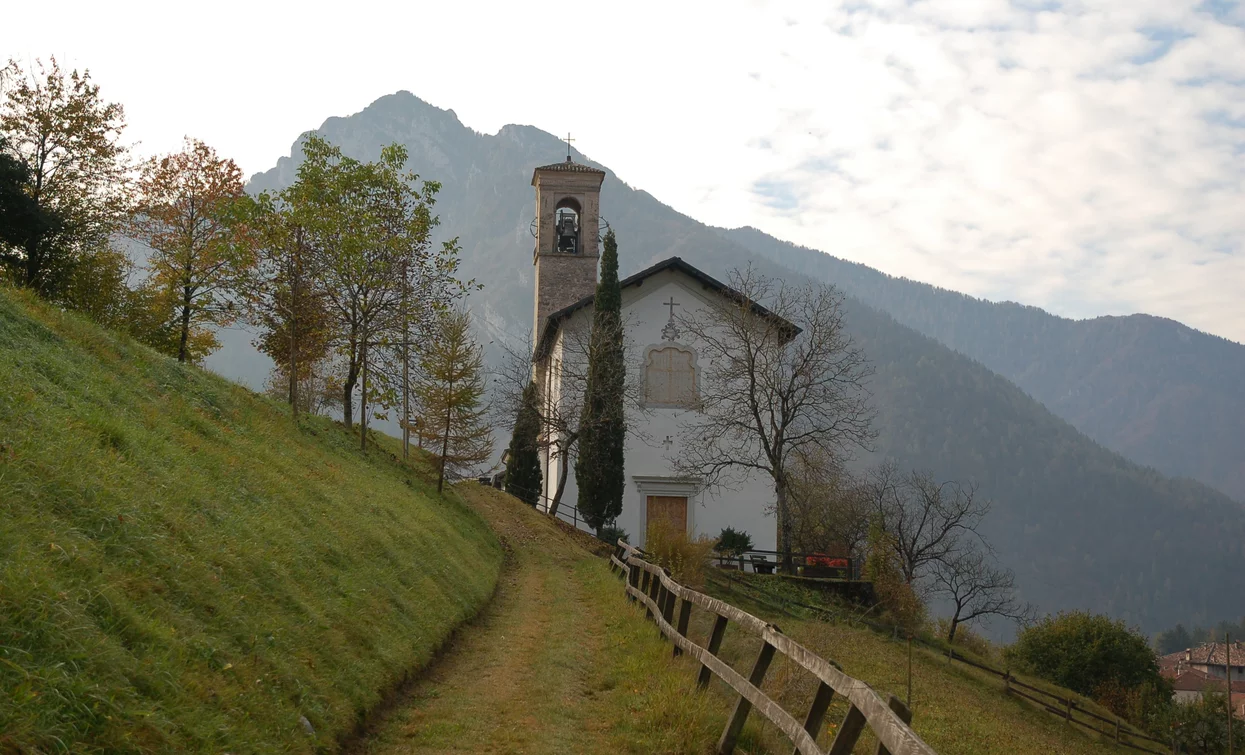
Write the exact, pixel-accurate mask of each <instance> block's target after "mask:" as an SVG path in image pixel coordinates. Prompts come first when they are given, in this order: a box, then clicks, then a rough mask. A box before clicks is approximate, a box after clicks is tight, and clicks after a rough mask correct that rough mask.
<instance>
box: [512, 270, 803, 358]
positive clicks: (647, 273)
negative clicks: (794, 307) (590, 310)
mask: <svg viewBox="0 0 1245 755" xmlns="http://www.w3.org/2000/svg"><path fill="white" fill-rule="evenodd" d="M665 270H675V271H677V272H680V273H683V274H684V275H687V276H688V277H690V278H694V279H696V280H697V281H699V282H700V283H701V285H703V286H704V287H705V288H706V289H709V290H710V291H713V292H715V293H718V294H721V295H723V296H725V297H727V298H728V299H732V300H734V301H740V302H742V301H747V300H746V299H745V297H744V295H743V294H741V293H739V292H738V291H736V290H735V289H733V288H731V287H730V286H728V285H726V284H725V283H723V282H722V281H720V280H718V279H717V278H714V277H713V276H712V275H709V274H708V273H706V272H704V271H703V270H701V269H700V268H698V267H696V266H695V265H692V264H691V263H689V262H686V261H684V259H683V258H682V257H671V258H669V259H666V260H662V261H661V262H658V263H657V264H656V265H653V266H652V267H648V268H645V269H643V270H641V271H640V272H638V273H636V274H634V275H631V276H628V277H626V278H623V279H622V280H621V281H619V282H618V286H619V288H629V287H631V286H640V285H643V284H644V281H645V280H647V279H648V278H651V277H652V276H654V275H656V274H657V273H660V272H663V271H665ZM595 298H596V294H592V295H589V296H585V297H584V298H582V299H580V300H579V301H577V302H575V303H574V304H571V305H570V306H567V307H563V308H562V309H559V310H558V311H556V312H554V313H553V314H551V315H549V317H548V318H546V319H545V325H544V328H543V329H542V330H541V332H540V339H539V340H538V341H537V342H536V352H535V354H533V355H532V359H533V360H536V359H539V358H540V357H542V356H544V355H545V354H547V353H548V352H549V348H550V346H552V345H553V339H554V338H555V337H557V334H558V327H559V326H560V325H561V324H562V323H563V321H565V320H566V319H567V318H568V317H570V316H571V315H573V314H575V313H576V312H578V311H579V310H581V309H583V308H584V307H590V306H592V302H593V300H594V299H595ZM747 303H748V305H749V306H750V307H751V308H752V311H753V312H755V313H756V314H758V315H760V316H761V317H774V318H778V319H779V320H782V322H783V323H785V324H786V325H787V326H788V327H790V328H791V336H792V337H793V338H794V337H795V336H797V335H799V334H800V328H799V327H797V326H796V325H795V323H792V322H788V321H787V320H783V319H782V318H780V317H778V315H776V314H774V313H773V312H771V311H769V310H768V309H766V308H765V307H763V306H762V305H760V304H758V303H757V302H755V301H748V302H747Z"/></svg>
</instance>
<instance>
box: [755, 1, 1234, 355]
mask: <svg viewBox="0 0 1245 755" xmlns="http://www.w3.org/2000/svg"><path fill="white" fill-rule="evenodd" d="M1231 12H1232V9H1228V8H1226V7H1221V8H1219V9H1218V10H1217V11H1216V12H1210V11H1208V10H1207V9H1205V8H1203V7H1200V6H1197V5H1195V4H1186V5H1184V6H1181V5H1179V4H1176V3H1169V2H1164V3H1153V4H1151V5H1150V6H1147V5H1146V4H1145V3H1136V2H1122V3H1116V4H1112V3H1095V4H1093V6H1092V7H1091V6H1089V5H1081V4H1078V3H1063V4H1060V5H1059V6H1057V7H1056V6H1055V5H1054V4H1049V5H1043V6H1036V7H1035V6H1030V7H1028V8H1025V7H1022V6H1019V5H1017V4H1009V3H1005V2H990V1H987V0H982V1H980V2H961V3H949V2H918V3H913V4H910V5H909V4H884V3H876V4H859V3H858V4H854V5H852V6H850V7H841V8H839V9H837V10H832V11H829V12H824V13H822V12H817V11H810V13H809V14H808V15H807V16H806V17H805V18H803V19H802V20H801V26H802V27H805V28H806V29H808V32H807V36H806V37H804V38H797V37H793V38H791V39H790V40H789V42H788V43H786V44H782V45H781V47H782V49H783V51H784V52H783V54H782V55H780V56H774V57H773V59H772V60H771V61H770V64H769V65H761V66H759V67H760V68H761V69H762V70H764V71H765V72H766V74H765V76H764V77H763V78H762V81H761V82H760V83H761V84H762V86H765V87H767V88H768V91H767V92H766V93H765V96H767V97H768V99H769V100H770V102H772V103H773V106H774V107H775V108H776V109H777V110H779V111H781V112H783V114H784V115H783V118H782V120H781V122H780V123H777V124H774V126H773V127H772V128H771V129H769V130H767V131H766V132H764V133H763V134H756V135H753V139H754V140H760V139H764V140H765V141H766V142H767V143H768V145H769V149H768V150H767V152H766V156H767V159H768V165H767V167H766V169H765V170H763V171H762V172H761V173H760V174H759V175H757V176H755V177H753V179H752V188H751V189H750V190H751V191H752V192H753V193H754V195H755V196H754V199H753V202H752V205H753V207H754V209H752V211H751V213H750V222H751V223H753V224H754V225H758V226H760V227H762V228H767V229H770V230H771V231H773V232H776V233H777V235H780V236H785V237H787V238H790V239H791V240H793V241H797V242H799V243H802V244H806V245H809V246H814V247H817V248H820V249H823V250H826V251H829V252H831V253H833V254H836V255H839V256H843V257H847V258H850V259H855V260H858V261H861V262H865V263H866V264H873V265H875V266H878V267H881V268H883V269H884V270H886V271H888V272H891V273H892V274H897V275H907V276H909V277H912V278H917V279H921V280H927V281H931V282H935V283H938V284H940V285H943V286H947V287H949V288H954V289H958V290H961V291H966V292H969V293H974V294H977V295H984V296H988V297H991V298H1010V299H1015V300H1019V301H1023V302H1026V303H1032V304H1038V305H1040V306H1046V307H1049V308H1051V309H1054V310H1055V311H1058V312H1060V313H1063V314H1067V315H1071V316H1091V315H1097V314H1104V313H1127V312H1133V311H1148V312H1152V313H1155V314H1161V315H1166V316H1170V317H1174V318H1177V319H1180V320H1182V321H1185V322H1187V323H1189V324H1191V325H1193V326H1195V327H1199V328H1201V329H1204V330H1208V331H1211V332H1215V333H1218V334H1221V335H1225V336H1227V337H1230V338H1232V339H1234V340H1236V341H1239V342H1245V114H1243V110H1245V29H1242V28H1241V27H1240V26H1237V25H1234V24H1233V23H1232V20H1233V18H1234V17H1233V16H1232V15H1231ZM843 61H850V69H849V70H844V69H843V68H842V63H843ZM814 92H815V93H817V94H818V95H819V96H818V97H817V99H818V100H819V101H820V102H821V103H822V105H821V106H820V107H816V108H813V109H809V108H808V106H807V102H808V101H809V100H810V95H812V93H814ZM779 182H781V184H782V185H783V186H784V192H785V194H786V195H788V196H790V195H795V196H797V197H798V198H799V199H798V202H791V203H784V204H778V203H775V202H774V201H773V196H772V191H769V190H767V188H766V187H772V186H774V185H776V184H778V183H779Z"/></svg>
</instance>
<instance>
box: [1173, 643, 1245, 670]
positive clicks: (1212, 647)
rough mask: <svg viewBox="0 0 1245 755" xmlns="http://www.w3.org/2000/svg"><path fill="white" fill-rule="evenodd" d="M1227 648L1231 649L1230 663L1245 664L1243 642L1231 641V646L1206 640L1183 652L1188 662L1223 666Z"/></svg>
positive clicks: (1244, 646) (1225, 663)
mask: <svg viewBox="0 0 1245 755" xmlns="http://www.w3.org/2000/svg"><path fill="white" fill-rule="evenodd" d="M1229 650H1231V655H1232V665H1233V666H1245V642H1233V643H1232V647H1231V648H1229V647H1228V646H1227V645H1225V644H1224V643H1222V642H1208V643H1206V644H1204V645H1199V646H1197V647H1195V648H1189V649H1188V650H1187V651H1185V652H1186V653H1188V661H1189V663H1206V664H1211V665H1216V666H1224V665H1227V662H1228V651H1229ZM1165 657H1166V656H1165Z"/></svg>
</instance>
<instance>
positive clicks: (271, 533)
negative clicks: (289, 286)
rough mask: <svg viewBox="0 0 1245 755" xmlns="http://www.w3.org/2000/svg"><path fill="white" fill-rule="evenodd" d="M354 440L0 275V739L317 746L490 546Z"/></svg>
mask: <svg viewBox="0 0 1245 755" xmlns="http://www.w3.org/2000/svg"><path fill="white" fill-rule="evenodd" d="M356 444H357V436H356V437H354V438H352V437H350V436H348V435H347V434H346V433H345V432H344V431H342V430H341V429H340V428H339V427H337V426H335V425H333V424H332V423H331V422H329V421H327V420H323V419H314V418H313V419H309V420H305V421H303V422H301V423H300V424H299V425H298V426H295V425H294V424H293V422H292V421H291V419H290V417H289V415H288V414H287V413H286V412H285V411H284V409H283V408H282V407H281V406H279V405H277V404H274V403H272V402H270V401H267V400H265V399H262V398H260V397H257V396H255V395H254V394H252V393H250V392H249V391H247V390H246V389H244V388H241V387H238V386H236V385H233V384H231V383H228V382H227V381H225V380H222V379H220V378H217V377H214V376H212V375H210V374H207V373H205V372H203V371H201V370H198V369H195V368H192V367H185V366H182V365H179V364H178V363H177V362H176V361H174V360H170V359H168V358H166V357H163V356H159V355H157V354H155V353H154V352H152V351H150V350H149V349H147V348H145V347H142V346H140V345H138V344H135V343H134V342H132V341H130V340H128V339H125V338H121V337H117V336H115V335H112V334H109V333H106V332H104V331H101V330H100V329H99V328H97V327H94V326H93V325H91V324H90V323H88V322H85V321H83V320H81V319H80V318H78V317H75V316H73V315H68V314H64V313H61V312H59V311H57V310H55V309H54V308H50V307H47V306H45V305H43V304H40V303H38V302H37V301H34V300H33V299H31V298H29V297H27V296H25V295H23V294H21V293H19V292H14V291H12V290H9V289H0V752H5V751H18V752H74V753H102V752H109V753H113V752H120V753H125V752H169V751H177V752H204V753H207V752H213V753H220V752H233V753H244V752H265V753H267V752H313V751H324V750H330V749H333V748H334V747H335V746H336V743H337V740H338V739H339V738H340V737H342V736H343V735H344V734H345V733H346V732H348V731H350V730H351V729H353V728H354V726H355V725H356V723H357V721H358V720H359V719H360V716H361V715H362V714H363V713H364V712H365V711H368V710H369V709H371V708H372V707H373V706H374V705H376V703H377V702H378V701H379V700H380V699H381V698H382V696H383V695H384V694H385V693H386V691H387V690H389V689H391V688H393V687H394V686H395V685H396V684H397V683H398V682H399V681H400V680H401V678H402V676H403V675H404V674H405V673H406V672H408V671H410V670H412V669H414V668H416V667H419V666H421V665H422V664H424V663H425V662H426V661H427V660H428V659H429V658H430V657H431V655H432V654H433V652H434V651H435V650H436V649H437V648H438V646H440V645H441V644H442V642H443V640H444V639H445V638H446V637H447V635H448V633H449V632H450V630H451V629H452V628H453V627H454V626H455V625H456V624H458V623H459V622H460V621H462V620H463V619H465V618H467V617H469V616H471V615H473V614H474V613H475V612H476V611H477V610H478V608H479V607H480V606H481V605H482V604H483V603H484V602H485V601H486V600H487V599H488V597H489V595H490V594H491V592H492V589H493V585H494V583H495V581H496V577H497V574H498V569H499V566H500V562H501V550H500V547H499V546H498V544H497V541H496V538H495V537H494V536H493V535H492V533H491V532H490V531H489V530H488V528H487V526H486V525H485V524H484V523H483V521H482V520H481V519H480V518H479V517H478V516H476V515H475V514H474V513H472V512H471V511H470V510H469V509H468V508H467V507H465V506H464V505H462V504H461V503H458V502H455V501H452V500H447V499H444V498H440V497H438V496H436V495H435V492H434V491H433V490H431V489H430V487H429V485H428V484H427V482H426V481H425V480H424V479H423V478H422V477H421V476H420V475H419V474H418V473H417V471H416V470H414V469H413V468H411V467H407V466H403V465H402V464H400V463H399V462H398V461H397V460H395V459H394V458H393V456H392V454H390V453H388V452H387V451H384V450H375V451H373V452H371V453H369V454H368V455H367V456H364V455H362V454H360V453H359V452H358V450H357V448H356ZM303 719H305V723H304V721H303ZM308 725H309V726H310V728H311V729H312V730H314V733H311V731H309V730H308Z"/></svg>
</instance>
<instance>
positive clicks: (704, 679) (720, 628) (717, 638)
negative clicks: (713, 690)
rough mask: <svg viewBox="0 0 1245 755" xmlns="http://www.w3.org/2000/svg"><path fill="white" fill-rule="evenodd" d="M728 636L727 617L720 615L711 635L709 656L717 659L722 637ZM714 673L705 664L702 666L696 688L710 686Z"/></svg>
mask: <svg viewBox="0 0 1245 755" xmlns="http://www.w3.org/2000/svg"><path fill="white" fill-rule="evenodd" d="M725 634H726V617H725V616H723V615H721V614H718V618H717V621H714V622H713V633H712V634H710V635H709V647H708V648H707V650H708V651H709V655H712V656H713V657H715V658H716V657H717V655H718V650H719V649H720V648H721V647H722V636H723V635H725ZM712 675H713V672H712V671H711V670H710V669H709V667H708V666H706V665H705V664H703V663H702V664H700V678H698V679H697V680H696V686H697V687H700V688H701V689H704V688H705V687H708V686H709V679H710V678H711V677H712Z"/></svg>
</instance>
